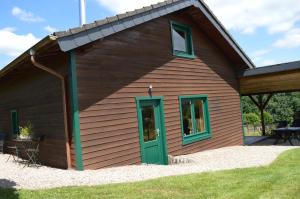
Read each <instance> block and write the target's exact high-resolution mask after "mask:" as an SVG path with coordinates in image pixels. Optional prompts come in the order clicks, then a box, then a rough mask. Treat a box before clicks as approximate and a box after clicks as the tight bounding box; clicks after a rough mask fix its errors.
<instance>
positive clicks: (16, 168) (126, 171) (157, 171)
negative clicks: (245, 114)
mask: <svg viewBox="0 0 300 199" xmlns="http://www.w3.org/2000/svg"><path fill="white" fill-rule="evenodd" d="M292 148H296V147H291V146H234V147H226V148H221V149H215V150H210V151H205V152H199V153H195V154H190V155H186V156H178V157H176V158H179V159H182V158H183V159H188V160H189V163H187V164H177V165H168V166H162V165H136V166H124V167H117V168H108V169H100V170H95V171H90V170H88V171H82V172H80V171H74V170H60V169H53V168H49V167H40V168H28V167H25V168H24V166H23V165H19V164H17V163H14V162H12V161H8V162H6V159H7V157H8V156H7V155H0V187H5V188H7V187H13V188H16V189H21V188H22V189H44V188H55V187H63V186H81V185H101V184H110V183H122V182H134V181H141V180H146V179H153V178H158V177H164V176H172V175H183V174H190V173H199V172H206V171H217V170H227V169H234V168H246V167H255V166H262V165H268V164H270V163H271V162H272V161H274V160H275V159H276V158H277V157H278V155H279V154H280V153H282V152H283V151H286V150H288V149H292Z"/></svg>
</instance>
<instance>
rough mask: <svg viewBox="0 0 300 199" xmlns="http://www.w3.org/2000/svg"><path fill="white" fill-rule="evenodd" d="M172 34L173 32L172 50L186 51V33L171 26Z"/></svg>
mask: <svg viewBox="0 0 300 199" xmlns="http://www.w3.org/2000/svg"><path fill="white" fill-rule="evenodd" d="M172 34H173V45H174V50H176V51H181V52H187V46H186V33H185V32H184V31H181V30H177V29H174V28H173V30H172Z"/></svg>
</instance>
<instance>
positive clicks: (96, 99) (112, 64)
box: [76, 14, 243, 169]
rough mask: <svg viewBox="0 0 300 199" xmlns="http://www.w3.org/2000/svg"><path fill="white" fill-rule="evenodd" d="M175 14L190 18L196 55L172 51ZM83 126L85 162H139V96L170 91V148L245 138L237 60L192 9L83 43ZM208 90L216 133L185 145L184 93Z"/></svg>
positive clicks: (88, 165)
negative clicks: (205, 29) (180, 99)
mask: <svg viewBox="0 0 300 199" xmlns="http://www.w3.org/2000/svg"><path fill="white" fill-rule="evenodd" d="M170 20H175V21H177V22H180V23H184V24H187V25H190V26H191V27H192V29H193V44H194V48H195V54H196V56H197V58H196V59H194V60H191V59H183V58H176V57H174V56H173V55H172V53H171V51H172V50H171V49H172V45H171V37H170ZM76 59H77V67H78V69H77V70H78V71H77V72H78V93H79V108H80V129H81V141H82V151H83V161H84V167H85V169H98V168H102V167H110V166H119V165H126V164H137V163H140V162H141V158H140V144H139V134H138V121H137V115H136V104H135V97H136V96H148V87H149V85H150V84H152V85H153V96H163V97H164V111H165V126H166V131H167V135H166V136H167V145H168V153H169V154H172V155H181V154H188V153H193V152H198V151H201V150H207V149H214V148H219V147H224V146H232V145H241V144H242V138H243V136H242V135H243V134H242V121H241V112H240V97H239V92H238V87H239V86H238V80H237V77H236V75H235V74H236V71H235V69H234V67H233V63H231V61H230V60H229V59H228V58H227V57H226V56H225V55H224V53H223V52H222V51H221V50H220V49H219V48H218V47H217V45H216V44H215V43H214V42H213V41H212V40H211V39H210V38H209V37H208V36H207V35H206V34H205V33H204V32H202V31H201V30H199V28H198V26H197V24H196V23H194V22H193V21H192V20H191V18H190V17H188V16H186V15H181V14H174V15H171V16H166V17H163V18H160V19H157V20H154V21H151V22H149V23H146V24H143V25H141V26H137V27H135V28H133V29H129V30H126V31H123V32H121V33H119V34H116V35H113V36H110V37H108V38H105V39H104V40H103V41H99V42H97V43H95V44H94V45H93V46H89V47H87V48H86V49H85V50H81V51H77V56H76ZM193 94H208V96H209V109H210V117H211V118H210V119H211V127H212V139H209V140H205V141H199V142H196V143H193V144H189V145H185V146H183V145H182V139H181V135H182V134H181V126H180V113H179V103H178V96H180V95H193Z"/></svg>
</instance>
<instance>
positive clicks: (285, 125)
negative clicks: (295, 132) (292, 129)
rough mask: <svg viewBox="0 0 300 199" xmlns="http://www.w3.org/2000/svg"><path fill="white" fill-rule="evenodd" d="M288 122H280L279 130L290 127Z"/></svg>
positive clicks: (278, 124)
mask: <svg viewBox="0 0 300 199" xmlns="http://www.w3.org/2000/svg"><path fill="white" fill-rule="evenodd" d="M288 124H289V123H288V121H279V122H278V123H277V128H286V127H288Z"/></svg>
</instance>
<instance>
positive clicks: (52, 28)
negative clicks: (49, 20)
mask: <svg viewBox="0 0 300 199" xmlns="http://www.w3.org/2000/svg"><path fill="white" fill-rule="evenodd" d="M44 30H46V31H47V32H49V33H54V32H56V31H57V29H56V28H54V27H51V26H49V25H48V26H46V27H44Z"/></svg>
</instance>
